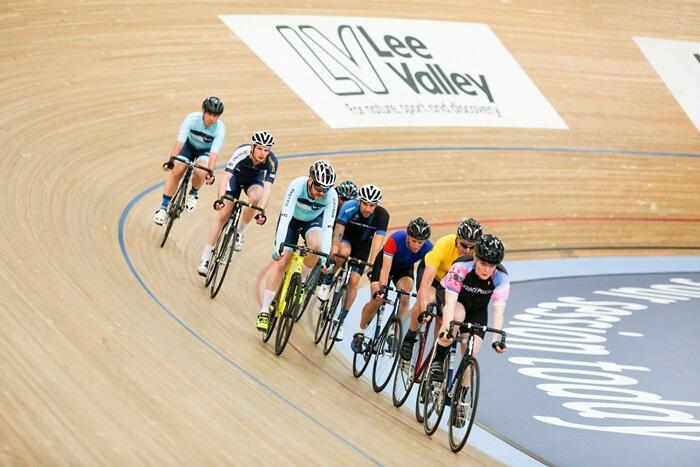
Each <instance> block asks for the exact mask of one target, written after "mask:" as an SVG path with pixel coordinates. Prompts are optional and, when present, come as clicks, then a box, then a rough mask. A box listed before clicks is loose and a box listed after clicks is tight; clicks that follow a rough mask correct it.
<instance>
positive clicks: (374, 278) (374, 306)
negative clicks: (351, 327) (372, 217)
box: [358, 250, 391, 333]
mask: <svg viewBox="0 0 700 467" xmlns="http://www.w3.org/2000/svg"><path fill="white" fill-rule="evenodd" d="M382 258H384V252H383V251H382V250H380V251H379V253H377V256H376V257H375V258H374V263H372V264H373V266H372V272H371V273H370V278H369V290H370V298H369V301H368V302H367V303H365V306H363V307H362V316H361V317H360V324H359V326H360V329H359V331H358V332H359V333H364V330H365V328H366V327H367V324H368V323H369V322H370V321H372V318H373V317H374V314H375V313H376V312H377V310H378V309H379V307H380V306H381V305H382V300H383V299H382V298H374V297H375V294H376V293H377V292H379V287H380V284H379V274H380V273H381V270H382V262H383V259H382ZM390 280H391V279H390Z"/></svg>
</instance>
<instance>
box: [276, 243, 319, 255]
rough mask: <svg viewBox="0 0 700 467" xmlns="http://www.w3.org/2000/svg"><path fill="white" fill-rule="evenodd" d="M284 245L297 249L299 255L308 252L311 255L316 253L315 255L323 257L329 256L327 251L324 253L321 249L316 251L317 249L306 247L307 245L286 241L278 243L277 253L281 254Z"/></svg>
mask: <svg viewBox="0 0 700 467" xmlns="http://www.w3.org/2000/svg"><path fill="white" fill-rule="evenodd" d="M286 247H289V248H291V249H292V250H298V251H299V254H300V255H301V256H306V255H308V254H312V255H316V256H323V257H325V258H328V257H330V255H329V254H328V253H324V252H322V251H318V250H314V249H312V248H308V247H306V246H305V245H297V244H296V243H287V242H284V243H282V244H281V245H280V249H279V254H280V255H281V254H282V250H284V249H285V248H286Z"/></svg>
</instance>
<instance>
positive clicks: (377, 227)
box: [337, 199, 389, 243]
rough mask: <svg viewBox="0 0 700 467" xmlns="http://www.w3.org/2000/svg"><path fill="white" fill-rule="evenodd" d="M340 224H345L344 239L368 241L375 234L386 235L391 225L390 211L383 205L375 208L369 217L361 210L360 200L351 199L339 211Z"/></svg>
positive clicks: (351, 241)
mask: <svg viewBox="0 0 700 467" xmlns="http://www.w3.org/2000/svg"><path fill="white" fill-rule="evenodd" d="M337 221H338V224H340V225H344V226H345V233H343V240H347V241H348V242H350V243H354V242H367V241H370V240H372V238H374V236H375V235H386V229H387V228H388V227H389V213H388V212H387V210H386V209H384V208H383V207H381V206H377V207H376V208H374V212H373V213H372V214H370V216H369V217H363V216H362V213H361V212H360V201H358V200H356V199H351V200H349V201H346V202H345V204H343V207H342V208H341V209H340V212H339V213H338V219H337Z"/></svg>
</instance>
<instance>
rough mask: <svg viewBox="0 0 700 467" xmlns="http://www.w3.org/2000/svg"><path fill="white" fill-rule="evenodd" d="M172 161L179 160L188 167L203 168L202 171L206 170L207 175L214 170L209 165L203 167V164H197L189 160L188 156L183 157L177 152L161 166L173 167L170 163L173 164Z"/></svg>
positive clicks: (211, 173) (212, 173)
mask: <svg viewBox="0 0 700 467" xmlns="http://www.w3.org/2000/svg"><path fill="white" fill-rule="evenodd" d="M173 161H177V162H180V163H181V164H185V165H186V166H188V167H192V168H195V169H200V170H204V171H205V172H207V173H208V174H209V175H214V171H213V170H211V169H210V168H209V167H205V166H203V165H199V164H197V163H196V162H194V161H191V160H189V159H188V158H186V157H183V156H181V155H179V154H178V155H177V156H173V157H171V158H170V159H168V161H167V162H166V163H165V164H163V167H168V168H170V169H172V168H173V165H172V164H173Z"/></svg>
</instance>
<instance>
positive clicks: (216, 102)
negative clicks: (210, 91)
mask: <svg viewBox="0 0 700 467" xmlns="http://www.w3.org/2000/svg"><path fill="white" fill-rule="evenodd" d="M202 110H203V111H205V112H209V113H210V114H212V115H221V114H222V113H224V103H223V102H221V99H219V98H218V97H216V96H211V97H207V98H206V99H204V102H202Z"/></svg>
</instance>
